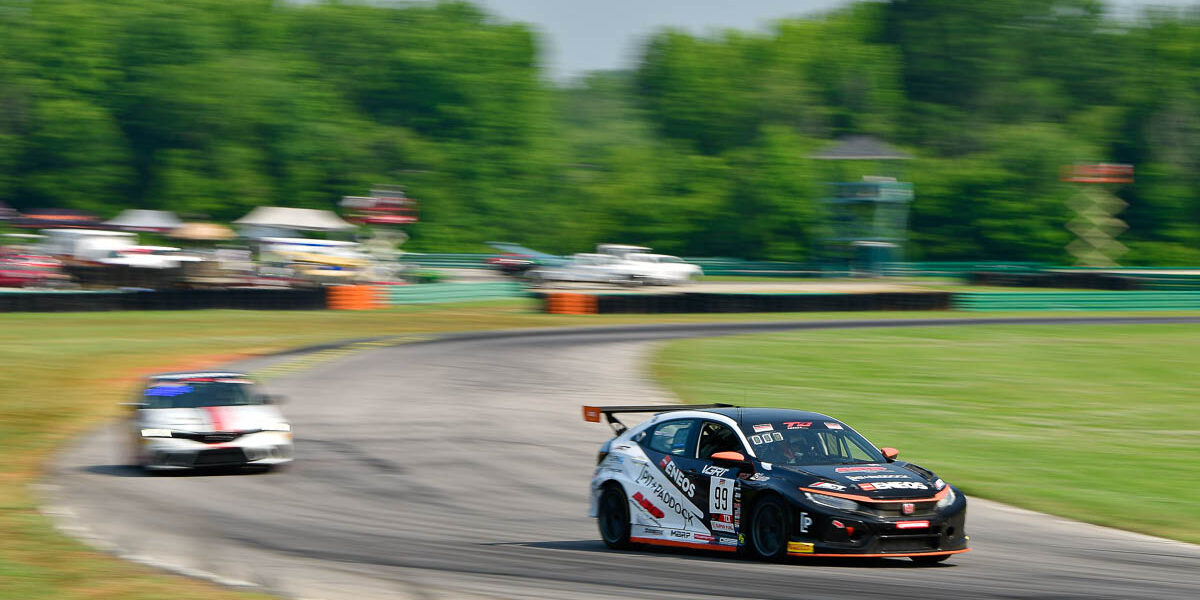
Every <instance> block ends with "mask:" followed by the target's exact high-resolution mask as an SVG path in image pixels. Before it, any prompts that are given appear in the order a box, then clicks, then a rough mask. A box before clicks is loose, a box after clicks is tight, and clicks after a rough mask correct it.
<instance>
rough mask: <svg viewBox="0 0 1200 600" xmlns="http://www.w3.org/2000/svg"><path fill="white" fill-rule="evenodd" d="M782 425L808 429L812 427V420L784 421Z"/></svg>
mask: <svg viewBox="0 0 1200 600" xmlns="http://www.w3.org/2000/svg"><path fill="white" fill-rule="evenodd" d="M783 426H784V427H787V428H788V429H808V428H809V427H812V421H784V422H783Z"/></svg>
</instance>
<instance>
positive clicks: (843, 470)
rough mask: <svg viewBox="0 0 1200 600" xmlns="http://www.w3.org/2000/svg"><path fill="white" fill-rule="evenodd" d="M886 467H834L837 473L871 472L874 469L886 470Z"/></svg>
mask: <svg viewBox="0 0 1200 600" xmlns="http://www.w3.org/2000/svg"><path fill="white" fill-rule="evenodd" d="M886 470H887V467H838V468H836V469H834V471H837V472H838V473H872V472H875V471H886Z"/></svg>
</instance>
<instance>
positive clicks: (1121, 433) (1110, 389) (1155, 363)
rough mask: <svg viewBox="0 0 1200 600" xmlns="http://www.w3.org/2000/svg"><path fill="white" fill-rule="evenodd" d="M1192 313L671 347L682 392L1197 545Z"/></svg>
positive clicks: (1088, 517)
mask: <svg viewBox="0 0 1200 600" xmlns="http://www.w3.org/2000/svg"><path fill="white" fill-rule="evenodd" d="M1198 334H1200V325H1116V326H1095V325H1072V326H1070V327H1053V326H1038V325H1034V326H1001V325H988V326H979V327H971V328H913V329H888V330H885V329H863V330H840V331H839V330H831V331H800V332H789V333H783V334H768V335H757V336H738V337H730V338H709V339H703V340H687V341H683V342H671V343H668V344H666V345H665V346H664V347H663V348H662V349H661V351H660V352H659V353H658V355H657V358H656V362H655V369H656V374H657V375H659V376H660V377H661V378H662V380H664V381H665V382H666V383H667V384H668V385H669V386H670V387H671V388H672V389H673V390H675V392H676V393H677V394H679V395H680V396H681V397H682V398H684V399H685V401H688V402H730V403H735V404H748V405H755V406H759V405H761V406H779V407H792V408H804V409H808V410H815V411H818V412H823V413H826V414H830V415H832V416H835V417H837V418H840V419H844V420H845V421H847V422H848V423H850V424H851V426H853V427H855V428H856V429H857V430H859V431H860V432H862V433H863V434H864V435H866V436H867V437H868V439H871V440H872V441H874V442H875V443H878V444H880V445H887V446H896V447H899V448H900V449H901V456H902V458H905V459H908V460H912V461H913V462H916V463H919V464H922V465H924V466H926V467H929V468H931V469H934V470H935V471H937V472H938V473H939V474H940V475H942V476H943V477H945V478H947V479H948V480H950V481H953V482H954V483H956V484H958V485H960V486H961V487H962V488H963V489H964V490H965V491H966V492H967V493H968V494H974V495H979V496H983V497H987V498H991V499H994V500H999V501H1002V502H1006V503H1010V504H1014V505H1018V506H1023V507H1026V508H1030V509H1034V510H1039V511H1044V512H1049V513H1053V514H1057V515H1062V516H1066V517H1071V518H1075V519H1080V520H1084V521H1088V522H1092V523H1097V524H1101V525H1107V526H1112V527H1118V528H1122V529H1129V530H1134V531H1140V532H1144V533H1149V534H1153V535H1158V536H1163V537H1169V538H1174V539H1178V540H1183V541H1187V542H1193V543H1200V491H1198V489H1197V487H1196V486H1195V482H1196V481H1200V443H1198V442H1200V410H1198V409H1197V404H1196V400H1195V387H1196V385H1195V382H1196V377H1197V367H1198V366H1200V365H1198V364H1197V360H1196V357H1200V335H1198Z"/></svg>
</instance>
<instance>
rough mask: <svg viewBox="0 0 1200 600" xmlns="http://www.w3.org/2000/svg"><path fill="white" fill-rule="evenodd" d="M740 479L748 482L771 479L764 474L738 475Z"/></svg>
mask: <svg viewBox="0 0 1200 600" xmlns="http://www.w3.org/2000/svg"><path fill="white" fill-rule="evenodd" d="M738 479H745V480H746V481H767V480H769V479H770V477H767V476H766V475H763V474H762V473H754V474H753V475H750V474H747V473H738Z"/></svg>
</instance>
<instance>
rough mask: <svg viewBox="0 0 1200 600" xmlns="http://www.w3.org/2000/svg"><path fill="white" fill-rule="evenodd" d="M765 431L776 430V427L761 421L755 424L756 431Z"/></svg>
mask: <svg viewBox="0 0 1200 600" xmlns="http://www.w3.org/2000/svg"><path fill="white" fill-rule="evenodd" d="M764 431H775V428H774V427H773V426H772V425H771V424H770V423H760V424H758V425H755V426H754V433H762V432H764Z"/></svg>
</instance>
